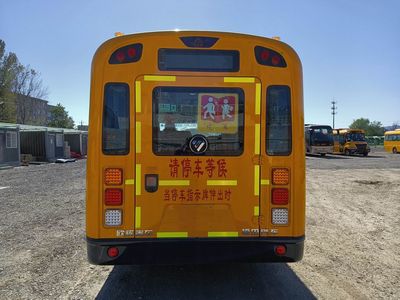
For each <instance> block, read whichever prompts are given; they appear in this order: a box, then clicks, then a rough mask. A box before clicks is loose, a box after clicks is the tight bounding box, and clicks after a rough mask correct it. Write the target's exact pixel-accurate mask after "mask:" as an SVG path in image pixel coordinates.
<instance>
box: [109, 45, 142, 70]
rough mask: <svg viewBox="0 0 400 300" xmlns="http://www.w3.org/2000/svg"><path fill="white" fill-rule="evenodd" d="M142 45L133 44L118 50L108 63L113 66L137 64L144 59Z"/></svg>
mask: <svg viewBox="0 0 400 300" xmlns="http://www.w3.org/2000/svg"><path fill="white" fill-rule="evenodd" d="M142 50H143V45H142V44H131V45H127V46H124V47H121V48H118V49H116V50H115V51H114V52H113V53H112V54H111V56H110V59H109V60H108V63H109V64H111V65H118V64H127V63H132V62H137V61H138V60H140V58H141V57H142Z"/></svg>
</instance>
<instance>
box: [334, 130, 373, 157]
mask: <svg viewBox="0 0 400 300" xmlns="http://www.w3.org/2000/svg"><path fill="white" fill-rule="evenodd" d="M333 140H334V146H333V153H335V154H345V155H353V154H361V155H364V156H367V155H368V153H369V152H370V150H371V149H370V147H369V146H368V143H367V141H366V140H365V132H364V130H362V129H348V128H341V129H333Z"/></svg>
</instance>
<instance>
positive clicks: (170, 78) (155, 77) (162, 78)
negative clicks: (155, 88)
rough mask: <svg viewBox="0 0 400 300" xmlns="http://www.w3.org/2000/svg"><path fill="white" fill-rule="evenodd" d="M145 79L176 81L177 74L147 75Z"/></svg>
mask: <svg viewBox="0 0 400 300" xmlns="http://www.w3.org/2000/svg"><path fill="white" fill-rule="evenodd" d="M144 80H145V81H176V76H157V75H145V76H144Z"/></svg>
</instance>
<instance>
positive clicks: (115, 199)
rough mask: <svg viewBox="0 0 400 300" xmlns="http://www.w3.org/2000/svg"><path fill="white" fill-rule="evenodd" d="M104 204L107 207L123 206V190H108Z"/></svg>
mask: <svg viewBox="0 0 400 300" xmlns="http://www.w3.org/2000/svg"><path fill="white" fill-rule="evenodd" d="M104 202H105V204H106V205H122V189H106V192H105V197H104Z"/></svg>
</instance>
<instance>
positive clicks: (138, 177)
mask: <svg viewBox="0 0 400 300" xmlns="http://www.w3.org/2000/svg"><path fill="white" fill-rule="evenodd" d="M141 193H142V165H141V164H136V195H137V196H139V195H141Z"/></svg>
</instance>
